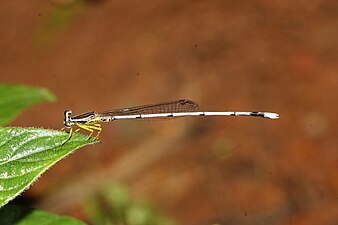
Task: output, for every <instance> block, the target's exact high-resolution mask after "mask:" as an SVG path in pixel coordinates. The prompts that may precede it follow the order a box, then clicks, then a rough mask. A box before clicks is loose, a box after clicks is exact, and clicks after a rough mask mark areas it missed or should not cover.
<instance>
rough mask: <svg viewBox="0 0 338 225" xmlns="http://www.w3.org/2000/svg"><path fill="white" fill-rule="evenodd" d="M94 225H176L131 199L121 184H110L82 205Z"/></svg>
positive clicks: (138, 201) (150, 207)
mask: <svg viewBox="0 0 338 225" xmlns="http://www.w3.org/2000/svg"><path fill="white" fill-rule="evenodd" d="M83 208H84V210H85V213H86V215H87V216H88V218H89V220H90V223H91V224H94V225H113V224H114V225H176V224H177V223H176V222H174V220H173V219H171V218H168V217H166V216H163V215H161V214H160V213H159V212H157V211H156V210H155V209H154V207H153V206H152V205H151V204H150V203H148V202H145V201H141V200H135V199H132V198H131V197H130V195H129V193H128V191H127V189H126V188H125V187H124V186H123V185H121V184H111V185H109V186H108V187H106V188H104V189H103V190H101V191H100V193H98V194H96V195H94V196H91V197H89V198H87V199H86V201H85V202H84V203H83Z"/></svg>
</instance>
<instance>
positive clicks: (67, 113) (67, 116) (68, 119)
mask: <svg viewBox="0 0 338 225" xmlns="http://www.w3.org/2000/svg"><path fill="white" fill-rule="evenodd" d="M64 114H65V119H64V120H63V124H64V126H65V127H66V128H70V127H72V125H73V124H74V123H73V122H72V119H71V116H72V111H71V110H70V109H67V110H66V111H65V112H64Z"/></svg>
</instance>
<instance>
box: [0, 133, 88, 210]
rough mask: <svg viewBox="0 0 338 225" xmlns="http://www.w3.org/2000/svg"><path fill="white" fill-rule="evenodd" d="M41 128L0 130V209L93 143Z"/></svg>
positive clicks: (76, 134) (82, 137)
mask: <svg viewBox="0 0 338 225" xmlns="http://www.w3.org/2000/svg"><path fill="white" fill-rule="evenodd" d="M67 137H68V134H67V133H66V132H61V131H55V130H46V129H38V128H14V127H9V128H2V127H0V207H2V206H3V205H5V204H7V203H8V202H9V201H10V200H12V199H13V198H15V197H16V196H17V195H19V194H20V193H21V192H23V191H24V190H25V189H27V188H28V187H29V185H31V184H32V183H33V182H34V181H35V180H36V179H37V178H38V177H39V176H40V175H41V174H42V173H43V172H45V171H46V170H47V169H48V168H49V167H51V166H52V165H53V164H55V163H56V162H57V161H59V160H60V159H62V158H63V157H65V156H67V155H68V154H70V153H71V152H73V151H74V150H75V149H78V148H80V147H83V146H85V145H87V144H91V143H94V142H95V141H93V140H87V138H86V136H84V135H81V134H78V133H74V134H73V137H72V138H71V139H70V140H69V141H68V142H66V143H65V144H64V145H61V143H62V142H63V141H64V140H66V138H67Z"/></svg>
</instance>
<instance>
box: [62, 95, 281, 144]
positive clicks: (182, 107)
mask: <svg viewBox="0 0 338 225" xmlns="http://www.w3.org/2000/svg"><path fill="white" fill-rule="evenodd" d="M197 109H198V104H197V103H196V102H193V101H191V100H178V101H172V102H166V103H160V104H151V105H143V106H136V107H130V108H123V109H115V110H111V111H106V112H86V113H82V114H79V115H77V116H73V117H72V116H71V115H72V111H71V110H66V111H65V113H64V115H65V119H64V126H65V127H64V128H65V130H66V131H67V130H68V131H69V136H68V138H67V139H66V140H65V141H64V142H63V143H62V144H64V143H66V142H67V141H68V140H69V139H70V138H71V135H72V133H73V129H72V128H73V126H74V125H76V126H78V127H79V128H80V129H84V130H87V131H89V132H90V134H89V135H88V138H90V137H91V136H92V134H93V133H94V131H97V134H96V136H95V139H97V138H98V136H99V135H100V133H101V131H102V128H101V125H100V124H99V123H102V122H110V121H113V120H127V119H153V118H157V119H160V118H175V117H187V116H255V117H262V118H269V119H278V118H279V115H278V114H277V113H272V112H237V111H228V112H209V111H207V112H203V111H201V112H197Z"/></svg>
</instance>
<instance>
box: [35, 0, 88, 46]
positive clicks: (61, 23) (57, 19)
mask: <svg viewBox="0 0 338 225" xmlns="http://www.w3.org/2000/svg"><path fill="white" fill-rule="evenodd" d="M84 6H85V1H76V2H74V3H73V4H70V5H67V6H52V7H51V8H50V9H49V11H47V12H45V13H42V14H41V16H42V18H43V19H42V23H41V24H40V26H38V27H37V29H36V32H35V43H36V44H37V45H38V46H39V47H45V46H46V45H48V44H50V43H51V42H52V41H53V38H54V37H55V35H57V33H58V32H61V31H63V30H65V29H67V28H68V27H69V26H70V25H71V22H72V20H73V18H74V16H75V15H76V14H77V13H78V12H79V11H80V10H81V9H82V8H83V7H84Z"/></svg>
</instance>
